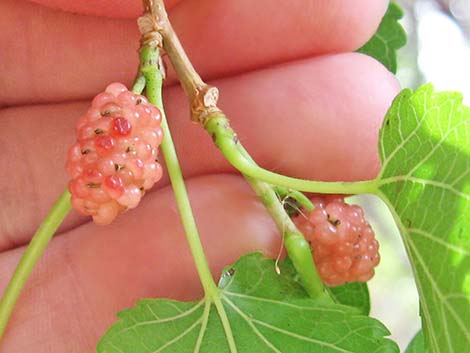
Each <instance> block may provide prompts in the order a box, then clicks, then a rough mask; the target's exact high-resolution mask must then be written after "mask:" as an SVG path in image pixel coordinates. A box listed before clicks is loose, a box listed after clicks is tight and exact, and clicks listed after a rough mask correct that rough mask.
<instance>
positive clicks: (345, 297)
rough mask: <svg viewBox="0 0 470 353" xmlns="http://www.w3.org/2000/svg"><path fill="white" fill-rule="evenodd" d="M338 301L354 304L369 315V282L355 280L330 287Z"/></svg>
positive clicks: (344, 303)
mask: <svg viewBox="0 0 470 353" xmlns="http://www.w3.org/2000/svg"><path fill="white" fill-rule="evenodd" d="M329 290H330V292H331V293H332V294H333V296H334V298H335V299H336V300H337V302H338V303H340V304H343V305H349V306H353V307H355V308H357V309H359V310H360V312H361V313H362V314H364V315H369V312H370V298H369V287H368V286H367V283H361V282H354V283H346V284H344V285H342V286H338V287H332V288H329Z"/></svg>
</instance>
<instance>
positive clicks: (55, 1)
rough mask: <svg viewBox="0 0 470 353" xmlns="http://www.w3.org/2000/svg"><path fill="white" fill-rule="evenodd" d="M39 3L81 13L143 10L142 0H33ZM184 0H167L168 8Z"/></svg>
mask: <svg viewBox="0 0 470 353" xmlns="http://www.w3.org/2000/svg"><path fill="white" fill-rule="evenodd" d="M31 1H33V2H36V3H38V4H41V5H44V6H47V7H50V8H52V9H59V10H62V11H67V12H72V13H76V14H81V15H91V16H104V17H117V18H136V17H137V16H139V15H140V14H141V13H142V11H143V6H142V3H143V2H142V1H141V0H120V1H116V0H93V2H90V1H86V0H85V1H83V0H82V1H79V0H75V1H70V0H31ZM181 1H182V0H165V6H166V8H167V9H171V8H172V7H174V6H175V5H176V4H178V3H180V2H181Z"/></svg>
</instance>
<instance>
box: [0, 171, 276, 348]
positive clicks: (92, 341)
mask: <svg viewBox="0 0 470 353" xmlns="http://www.w3.org/2000/svg"><path fill="white" fill-rule="evenodd" d="M188 186H189V192H190V195H191V201H192V204H193V208H194V210H195V214H196V219H197V221H198V225H199V230H200V233H201V236H202V242H203V245H204V247H205V249H206V251H207V255H208V258H209V262H210V265H211V269H212V271H213V273H214V274H215V277H216V278H218V276H219V274H220V272H221V270H222V268H223V266H225V265H228V264H230V263H232V262H233V261H235V260H236V259H237V258H238V257H239V256H240V255H242V254H245V253H248V252H252V251H264V252H265V254H266V255H267V256H276V254H277V253H278V251H279V247H280V237H279V235H278V233H277V231H276V229H275V226H274V223H273V222H272V220H271V219H270V218H269V216H268V215H267V213H266V211H265V209H264V207H263V206H262V205H261V204H260V203H259V202H258V201H257V199H256V196H255V195H254V194H253V193H252V192H251V191H250V190H249V188H248V186H247V185H246V184H245V183H244V181H243V180H242V179H241V178H240V177H236V176H223V175H219V176H206V177H201V178H197V179H194V180H191V181H189V182H188ZM22 251H23V249H17V250H13V251H10V252H8V253H6V254H3V255H0V268H2V272H3V273H11V272H12V271H13V268H14V265H15V264H16V263H17V261H18V259H19V256H20V255H21V253H22ZM5 285H6V276H2V277H1V278H0V288H5ZM201 295H202V291H201V285H200V283H199V280H198V277H197V274H196V271H195V269H194V264H193V259H192V257H191V255H190V252H189V249H188V246H187V245H186V240H185V235H184V232H183V230H182V227H181V223H180V220H179V218H178V215H177V211H176V206H175V204H174V200H173V196H172V192H171V190H170V189H169V188H165V189H163V190H160V191H158V192H156V193H155V194H153V195H150V196H149V197H148V198H146V199H145V201H143V204H142V205H141V206H139V208H138V209H136V210H133V211H130V212H128V213H127V214H125V215H123V216H122V217H120V219H119V220H118V221H117V222H116V223H114V224H112V225H110V226H107V227H98V226H95V225H92V224H89V225H85V226H81V227H79V228H78V229H76V230H74V231H72V232H70V233H67V234H65V235H64V236H62V237H59V238H55V239H54V240H53V242H52V244H51V245H50V247H49V248H48V249H47V250H46V254H45V256H44V257H43V258H42V259H41V261H40V263H39V265H38V267H37V268H36V269H35V271H34V274H33V275H32V277H31V278H30V280H29V281H28V284H27V287H26V290H25V291H24V292H23V294H22V296H21V298H20V300H19V302H18V304H17V306H16V310H15V312H14V314H13V316H12V319H11V321H10V325H9V327H8V329H7V332H6V334H5V337H4V338H3V341H2V343H1V344H0V352H5V353H6V352H8V353H24V352H31V347H33V346H34V352H35V353H50V352H92V351H94V348H95V346H96V343H97V342H98V339H99V337H100V336H101V335H102V334H103V333H104V332H105V330H106V328H108V327H109V325H110V324H111V323H113V322H114V321H116V317H115V315H116V312H117V311H119V310H122V309H123V308H125V307H129V306H132V305H133V304H134V303H135V301H136V300H138V299H140V298H143V297H153V298H155V297H165V298H174V299H180V300H195V299H197V298H200V297H201Z"/></svg>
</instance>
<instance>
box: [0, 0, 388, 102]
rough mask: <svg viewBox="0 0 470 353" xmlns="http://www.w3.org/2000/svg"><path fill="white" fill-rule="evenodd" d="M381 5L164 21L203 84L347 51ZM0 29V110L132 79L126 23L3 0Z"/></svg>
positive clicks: (308, 3) (202, 4)
mask: <svg viewBox="0 0 470 353" xmlns="http://www.w3.org/2000/svg"><path fill="white" fill-rule="evenodd" d="M387 2H388V1H386V0H350V1H346V2H345V1H342V0H331V1H328V2H326V1H324V0H314V1H312V0H295V1H293V0H278V1H276V3H275V5H274V3H273V2H272V1H271V0H258V1H252V0H243V1H242V0H238V1H214V0H194V1H184V2H182V3H181V4H179V5H178V6H177V7H175V8H174V9H173V10H172V11H171V12H170V16H171V19H172V22H173V24H174V26H175V29H176V31H177V33H178V34H179V36H180V37H181V40H182V42H183V45H184V46H185V48H186V50H187V52H188V54H189V57H190V58H191V60H192V61H193V63H194V65H195V67H196V68H197V69H198V71H199V72H200V73H201V75H202V76H203V77H204V78H206V79H210V78H216V77H221V76H227V75H230V74H235V73H239V72H243V71H246V70H253V69H256V68H260V67H264V66H268V65H272V64H275V63H280V62H286V61H289V60H293V59H297V58H305V57H310V56H316V55H319V54H324V53H332V52H341V51H351V50H354V49H356V48H358V47H359V46H360V45H362V44H363V43H364V42H365V41H366V40H367V39H368V38H369V37H370V36H371V35H372V34H373V32H374V31H375V29H376V28H377V25H378V23H379V21H380V18H381V17H382V15H383V13H384V11H385V9H386V5H387ZM0 23H3V24H4V25H3V26H2V27H3V28H2V31H0V45H1V47H2V54H3V55H2V56H1V59H0V67H1V71H2V80H1V81H0V105H2V104H3V105H13V104H21V103H31V102H46V101H54V102H57V101H64V100H72V99H82V98H89V97H91V96H93V95H94V93H95V92H97V91H98V90H99V89H101V87H103V86H105V85H106V84H107V83H109V82H113V81H121V82H125V83H127V84H130V83H131V81H132V80H133V78H134V76H135V72H136V69H137V64H138V58H137V54H136V50H137V46H138V33H137V27H136V24H135V21H134V20H117V19H103V18H97V17H89V16H77V15H74V14H70V13H64V12H60V11H54V10H50V9H48V8H44V7H41V6H39V5H35V4H31V3H29V2H25V1H15V0H6V1H2V2H0ZM58 28H60V31H59V30H57V29H58ZM172 82H175V77H174V74H173V73H172V71H170V72H169V79H168V83H172Z"/></svg>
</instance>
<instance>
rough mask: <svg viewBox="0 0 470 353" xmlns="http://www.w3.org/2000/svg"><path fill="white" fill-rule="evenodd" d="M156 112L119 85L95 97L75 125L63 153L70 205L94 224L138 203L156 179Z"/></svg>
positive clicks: (158, 135) (159, 135)
mask: <svg viewBox="0 0 470 353" xmlns="http://www.w3.org/2000/svg"><path fill="white" fill-rule="evenodd" d="M160 122H161V114H160V111H159V110H158V109H157V108H156V107H154V106H153V105H152V104H150V103H149V102H148V101H147V99H146V98H145V97H143V96H140V95H137V94H134V93H132V92H130V91H128V90H127V88H126V87H125V86H124V85H122V84H120V83H112V84H110V85H109V86H108V87H106V90H105V91H104V92H102V93H100V94H98V95H97V96H96V97H95V98H94V99H93V102H92V104H91V107H90V108H89V109H88V111H87V112H86V114H85V115H83V116H82V117H80V119H79V120H78V123H77V127H76V130H77V141H76V142H75V143H74V144H73V145H72V147H71V148H70V150H69V154H68V161H67V172H68V173H69V174H70V176H71V178H72V180H71V181H70V183H69V191H70V192H71V194H72V205H73V206H74V208H76V209H77V210H78V211H79V212H81V213H83V214H85V215H89V216H92V217H93V220H94V221H95V222H96V223H98V224H108V223H111V222H112V221H113V220H114V218H116V216H117V215H118V214H119V213H120V212H122V211H124V210H126V209H128V208H134V207H136V206H137V204H138V203H139V201H140V199H141V198H142V196H143V194H144V193H145V191H146V190H148V189H150V188H151V187H152V186H153V185H154V184H155V183H156V182H157V181H158V180H159V179H160V178H161V176H162V167H161V165H160V164H159V163H158V161H157V156H158V147H159V146H160V143H161V142H162V138H163V133H162V130H161V128H160Z"/></svg>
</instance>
